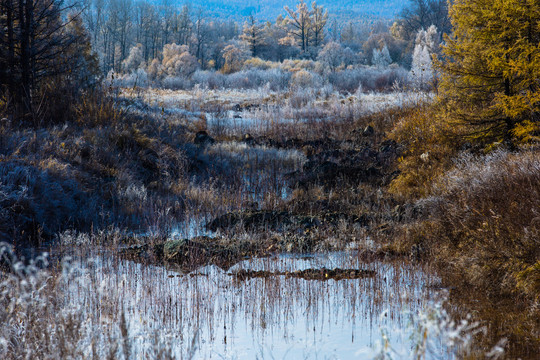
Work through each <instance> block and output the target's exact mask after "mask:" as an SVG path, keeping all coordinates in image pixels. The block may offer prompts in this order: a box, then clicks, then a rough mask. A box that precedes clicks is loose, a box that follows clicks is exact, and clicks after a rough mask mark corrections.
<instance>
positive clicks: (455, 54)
mask: <svg viewBox="0 0 540 360" xmlns="http://www.w3.org/2000/svg"><path fill="white" fill-rule="evenodd" d="M450 15H451V19H452V25H453V27H454V33H453V34H452V36H451V37H446V39H445V42H446V44H445V46H443V49H444V50H443V54H444V59H442V60H441V59H439V61H437V62H436V66H437V67H438V68H439V70H441V72H442V77H441V82H440V94H441V97H442V99H443V103H444V105H445V111H446V114H447V115H448V117H449V119H450V120H451V121H452V123H454V124H464V125H466V126H467V130H468V133H467V136H468V138H469V139H472V140H476V141H480V142H483V143H486V144H489V143H493V142H502V141H505V142H507V143H515V142H516V141H530V140H533V137H531V136H530V135H531V134H533V133H535V132H536V133H537V131H538V124H539V122H540V91H539V88H540V2H538V1H537V0H524V1H521V0H520V1H518V0H506V1H492V0H456V1H454V2H453V4H452V6H451V8H450Z"/></svg>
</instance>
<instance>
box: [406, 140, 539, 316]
mask: <svg viewBox="0 0 540 360" xmlns="http://www.w3.org/2000/svg"><path fill="white" fill-rule="evenodd" d="M427 203H428V204H429V205H427V207H428V209H429V213H430V215H431V216H430V220H429V221H427V222H426V223H424V225H423V226H421V229H420V232H419V233H418V234H417V236H420V237H423V238H425V239H426V241H427V242H428V244H429V246H430V247H431V248H432V252H433V253H434V255H435V256H436V257H437V258H438V259H439V260H440V261H441V262H442V263H443V264H445V266H446V269H447V270H449V269H450V271H449V272H450V273H455V274H458V277H461V280H462V281H465V282H466V283H469V284H472V285H474V286H477V287H479V288H481V289H485V290H487V293H488V294H490V295H500V294H502V295H508V296H513V297H515V296H518V297H519V298H522V299H524V300H529V301H528V302H527V303H528V304H532V305H534V304H536V306H537V305H538V304H539V302H540V261H539V259H540V158H539V157H538V150H529V151H524V152H521V153H511V152H507V151H502V150H501V151H497V152H494V153H492V154H491V155H489V156H485V157H475V156H472V155H463V156H462V157H460V158H459V159H458V160H457V161H456V164H455V166H454V168H453V169H452V170H451V171H449V172H448V173H447V174H446V175H445V176H443V177H442V178H441V179H440V180H439V181H437V183H436V185H435V187H434V195H433V196H432V197H431V198H429V199H428V201H427Z"/></svg>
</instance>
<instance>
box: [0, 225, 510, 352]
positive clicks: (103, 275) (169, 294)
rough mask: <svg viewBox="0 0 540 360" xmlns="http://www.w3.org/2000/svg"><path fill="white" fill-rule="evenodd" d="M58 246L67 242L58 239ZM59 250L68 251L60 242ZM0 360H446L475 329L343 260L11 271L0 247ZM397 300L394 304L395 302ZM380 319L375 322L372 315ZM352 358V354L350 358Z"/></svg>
mask: <svg viewBox="0 0 540 360" xmlns="http://www.w3.org/2000/svg"><path fill="white" fill-rule="evenodd" d="M65 236H68V237H69V236H71V235H69V234H66V235H65ZM64 242H65V243H67V242H69V241H64ZM0 258H1V259H2V263H3V264H4V266H7V268H9V269H10V272H6V273H4V272H0V294H1V295H2V296H0V320H2V321H1V322H0V355H1V356H3V357H4V358H5V359H20V358H40V359H57V358H62V359H74V358H77V359H90V358H92V359H96V358H108V359H143V358H144V359H147V358H150V359H173V358H176V359H192V358H193V359H214V358H215V359H222V358H226V359H235V358H243V357H249V358H252V357H260V358H264V359H267V358H281V357H283V356H291V357H294V358H298V357H301V358H308V359H311V358H313V359H316V358H320V357H321V356H328V357H339V358H352V357H358V358H361V359H419V358H423V359H452V358H463V357H464V356H466V355H470V354H475V355H476V356H482V357H485V358H493V359H496V358H497V357H498V356H500V355H501V354H502V353H503V352H502V348H501V346H504V343H499V344H498V346H497V347H494V348H492V349H491V350H489V351H488V353H487V354H485V353H483V350H480V349H478V348H475V347H474V338H475V337H476V335H478V334H481V333H482V331H483V327H481V326H479V324H478V323H476V322H474V321H473V320H472V319H470V318H468V317H465V318H464V320H459V321H454V320H453V319H452V317H450V316H449V314H448V313H447V312H446V311H445V310H444V308H443V307H442V303H441V302H439V301H435V302H431V303H430V302H428V299H429V298H430V297H431V296H434V295H435V294H433V293H431V292H430V291H429V290H428V287H427V286H428V285H429V283H430V282H432V281H437V279H436V278H433V277H431V276H429V275H427V274H426V273H424V272H422V271H421V270H419V269H418V268H414V267H411V266H409V265H407V264H393V265H391V264H381V263H374V264H371V265H366V264H364V263H363V262H361V261H359V259H358V258H357V257H355V256H351V254H347V253H335V254H326V255H320V256H314V257H309V258H305V257H294V256H281V257H279V256H278V257H271V258H263V259H253V260H246V261H243V262H241V263H239V264H237V265H235V266H234V267H233V268H231V269H229V270H228V271H223V270H221V269H219V268H217V267H214V266H207V267H203V268H200V269H198V270H196V271H194V272H192V273H191V274H189V275H188V274H184V273H182V272H177V271H175V270H167V269H164V268H163V267H155V266H151V265H144V264H137V263H134V262H131V261H127V260H123V259H120V258H118V257H116V256H114V255H110V254H107V253H101V254H98V253H96V252H92V251H90V252H82V253H77V252H73V253H72V257H71V258H64V259H63V260H61V261H55V262H58V265H57V266H55V267H53V268H49V269H43V268H42V267H43V265H44V264H45V263H46V262H47V257H46V256H45V257H41V258H38V259H36V261H34V262H31V263H30V264H26V265H25V264H23V263H21V262H18V261H17V259H16V258H15V257H14V255H13V253H12V252H11V251H10V250H9V246H6V244H1V247H0ZM329 266H334V267H339V268H366V267H369V268H370V269H373V270H375V271H376V276H375V277H373V278H366V279H355V280H340V281H334V280H328V281H313V280H303V279H294V278H287V277H284V276H276V277H270V278H267V279H251V280H247V281H241V280H238V279H236V278H235V277H233V276H231V275H228V273H233V272H235V271H238V270H240V269H253V270H267V271H276V270H279V271H294V270H297V269H306V268H318V267H329ZM400 294H402V295H400ZM379 314H382V315H379ZM359 348H360V350H359Z"/></svg>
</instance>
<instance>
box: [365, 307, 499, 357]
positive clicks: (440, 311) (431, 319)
mask: <svg viewBox="0 0 540 360" xmlns="http://www.w3.org/2000/svg"><path fill="white" fill-rule="evenodd" d="M444 303H445V301H444V300H439V301H436V302H433V303H431V304H430V305H429V306H428V307H427V308H426V309H425V310H422V311H417V312H412V311H405V312H404V315H405V317H406V318H408V319H409V322H408V325H407V326H406V327H403V328H389V327H388V326H385V325H382V326H381V327H380V339H378V340H376V341H375V343H374V345H373V346H372V347H366V348H363V349H360V350H359V351H358V352H357V355H358V356H361V357H362V358H370V359H377V360H383V359H384V360H386V359H388V360H390V359H403V360H405V359H446V358H451V359H460V358H464V357H467V356H473V357H477V356H480V357H481V358H487V359H500V358H502V357H503V356H504V346H505V344H506V339H501V340H500V341H499V342H498V343H497V344H496V345H495V346H493V347H492V348H491V349H490V350H489V351H487V352H485V353H483V354H479V353H478V350H475V349H476V348H475V346H474V339H475V337H476V336H477V335H480V334H483V335H485V332H486V329H485V327H483V326H481V325H480V323H478V322H476V321H473V320H472V318H471V316H470V315H467V316H466V317H465V318H464V319H462V320H460V321H455V320H454V319H453V318H452V317H451V316H450V315H449V314H448V312H447V311H446V310H445V309H444V307H443V305H444ZM388 315H389V314H388V311H383V312H382V313H381V315H380V322H381V323H382V324H385V323H387V318H388ZM404 338H407V339H408V341H404Z"/></svg>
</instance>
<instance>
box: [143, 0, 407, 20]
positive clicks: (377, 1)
mask: <svg viewBox="0 0 540 360" xmlns="http://www.w3.org/2000/svg"><path fill="white" fill-rule="evenodd" d="M164 2H170V3H171V4H174V5H186V4H187V5H190V6H192V7H194V8H201V9H204V10H205V11H206V12H207V13H208V14H209V15H211V16H214V17H217V18H229V19H234V20H237V21H238V20H242V19H243V18H245V17H247V16H249V15H254V16H256V17H257V18H259V19H261V20H275V18H276V17H277V16H278V15H280V14H283V7H284V6H289V7H293V6H294V5H295V4H296V1H294V0H273V1H272V0H271V1H263V0H230V1H221V0H209V1H203V0H178V1H173V0H153V3H154V4H156V5H158V4H163V3H164ZM308 3H310V2H309V1H308ZM317 3H318V4H319V5H321V6H323V7H324V8H326V9H328V12H329V13H330V14H331V15H332V18H335V19H337V20H339V21H358V20H360V19H362V20H363V21H366V20H368V21H376V20H378V19H393V18H394V17H395V16H396V15H397V14H398V13H399V12H400V11H401V10H402V9H403V7H404V6H405V5H407V1H402V0H371V1H370V0H322V1H318V2H317Z"/></svg>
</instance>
